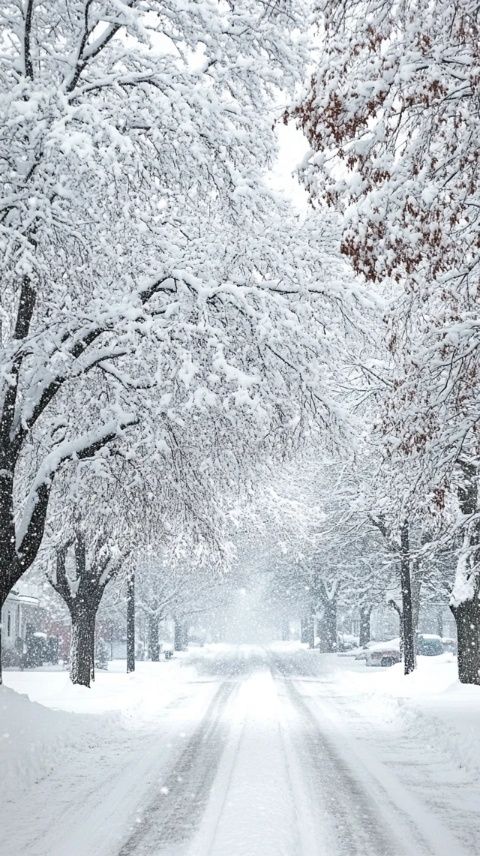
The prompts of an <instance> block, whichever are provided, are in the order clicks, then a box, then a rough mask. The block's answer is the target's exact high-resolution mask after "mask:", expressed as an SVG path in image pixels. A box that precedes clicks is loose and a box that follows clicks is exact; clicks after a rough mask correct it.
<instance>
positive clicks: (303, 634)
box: [300, 615, 308, 642]
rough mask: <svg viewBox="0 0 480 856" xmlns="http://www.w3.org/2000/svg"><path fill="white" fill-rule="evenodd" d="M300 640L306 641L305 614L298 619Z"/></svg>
mask: <svg viewBox="0 0 480 856" xmlns="http://www.w3.org/2000/svg"><path fill="white" fill-rule="evenodd" d="M300 642H308V617H307V616H305V615H303V616H302V617H301V619H300Z"/></svg>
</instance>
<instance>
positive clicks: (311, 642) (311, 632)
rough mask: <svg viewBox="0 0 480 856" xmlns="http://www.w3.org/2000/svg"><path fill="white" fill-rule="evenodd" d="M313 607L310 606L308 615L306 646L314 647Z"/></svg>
mask: <svg viewBox="0 0 480 856" xmlns="http://www.w3.org/2000/svg"><path fill="white" fill-rule="evenodd" d="M315 624H316V622H315V609H314V607H313V606H312V608H311V610H310V615H309V616H308V647H309V648H315Z"/></svg>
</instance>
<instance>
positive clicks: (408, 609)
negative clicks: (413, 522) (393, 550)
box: [400, 520, 416, 675]
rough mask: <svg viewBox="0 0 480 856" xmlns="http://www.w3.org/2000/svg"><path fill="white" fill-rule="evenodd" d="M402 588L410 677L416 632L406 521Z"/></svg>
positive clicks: (405, 524) (402, 533)
mask: <svg viewBox="0 0 480 856" xmlns="http://www.w3.org/2000/svg"><path fill="white" fill-rule="evenodd" d="M400 549H401V554H400V587H401V590H402V631H403V632H402V637H403V662H404V673H405V674H406V675H409V674H410V673H411V672H413V670H414V669H415V666H416V659H415V631H414V626H413V599H412V583H411V577H410V544H409V531H408V520H404V521H403V523H402V528H401V531H400Z"/></svg>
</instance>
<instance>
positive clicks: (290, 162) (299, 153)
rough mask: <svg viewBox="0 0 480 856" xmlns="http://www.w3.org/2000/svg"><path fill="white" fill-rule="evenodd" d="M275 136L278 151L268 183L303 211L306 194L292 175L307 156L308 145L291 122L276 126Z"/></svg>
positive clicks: (305, 203)
mask: <svg viewBox="0 0 480 856" xmlns="http://www.w3.org/2000/svg"><path fill="white" fill-rule="evenodd" d="M277 134H278V138H279V142H280V151H279V155H278V159H277V163H276V165H275V166H274V168H273V170H272V172H271V174H270V181H271V183H272V186H273V187H274V189H275V190H278V191H281V192H282V193H285V195H286V196H289V197H290V198H291V199H292V201H293V202H294V204H295V205H296V206H298V207H299V208H301V209H302V210H303V209H305V207H306V205H307V194H306V193H305V190H304V189H303V188H302V187H301V185H300V183H299V181H298V179H297V178H296V177H295V176H294V175H293V173H294V172H295V170H296V168H297V167H298V166H299V165H300V164H301V162H302V161H303V159H304V157H305V155H306V154H307V152H308V149H309V146H308V143H307V141H306V139H305V137H304V136H303V134H302V132H301V131H299V130H297V128H296V127H295V125H294V124H293V123H292V122H291V123H290V124H289V125H283V124H281V125H280V124H279V125H277Z"/></svg>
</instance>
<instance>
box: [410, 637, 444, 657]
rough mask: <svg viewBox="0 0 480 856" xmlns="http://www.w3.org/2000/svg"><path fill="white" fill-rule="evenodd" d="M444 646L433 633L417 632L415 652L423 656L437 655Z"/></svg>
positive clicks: (441, 652) (442, 650) (441, 651)
mask: <svg viewBox="0 0 480 856" xmlns="http://www.w3.org/2000/svg"><path fill="white" fill-rule="evenodd" d="M444 651H445V648H444V646H443V642H442V639H441V637H440V636H435V635H434V634H433V633H419V634H418V636H417V654H420V655H421V656H423V657H438V655H439V654H443V652H444Z"/></svg>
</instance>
